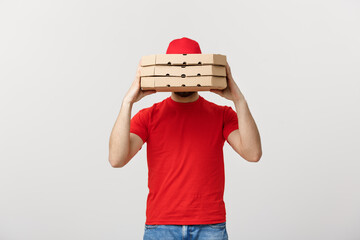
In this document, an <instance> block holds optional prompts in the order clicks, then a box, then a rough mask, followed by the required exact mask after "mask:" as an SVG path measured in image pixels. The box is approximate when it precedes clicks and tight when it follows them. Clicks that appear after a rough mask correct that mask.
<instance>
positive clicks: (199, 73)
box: [140, 54, 227, 92]
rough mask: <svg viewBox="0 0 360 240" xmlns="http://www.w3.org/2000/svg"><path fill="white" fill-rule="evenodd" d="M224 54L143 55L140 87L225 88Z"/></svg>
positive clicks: (175, 89)
mask: <svg viewBox="0 0 360 240" xmlns="http://www.w3.org/2000/svg"><path fill="white" fill-rule="evenodd" d="M225 66H226V56H225V55H221V54H155V55H148V56H143V57H142V58H141V67H140V87H141V89H142V90H156V91H158V92H192V91H209V90H210V89H224V88H226V86H227V84H226V67H225Z"/></svg>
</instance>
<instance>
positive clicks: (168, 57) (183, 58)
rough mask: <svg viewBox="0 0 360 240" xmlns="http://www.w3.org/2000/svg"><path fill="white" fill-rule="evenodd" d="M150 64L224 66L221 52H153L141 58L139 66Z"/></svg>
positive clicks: (224, 57) (223, 56) (224, 59)
mask: <svg viewBox="0 0 360 240" xmlns="http://www.w3.org/2000/svg"><path fill="white" fill-rule="evenodd" d="M150 65H170V66H171V65H220V66H226V56H225V55H222V54H199V53H198V54H153V55H147V56H143V57H142V58H141V66H142V67H144V66H150Z"/></svg>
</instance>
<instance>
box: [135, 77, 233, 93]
mask: <svg viewBox="0 0 360 240" xmlns="http://www.w3.org/2000/svg"><path fill="white" fill-rule="evenodd" d="M140 81H141V84H140V85H141V89H142V90H156V91H157V92H193V91H210V89H219V90H222V89H225V88H226V87H227V82H226V77H218V76H197V77H141V79H140Z"/></svg>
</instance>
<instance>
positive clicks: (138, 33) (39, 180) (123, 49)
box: [0, 0, 360, 240]
mask: <svg viewBox="0 0 360 240" xmlns="http://www.w3.org/2000/svg"><path fill="white" fill-rule="evenodd" d="M359 12H360V4H359V1H356V0H342V1H341V0H338V1H331V0H327V1H325V0H322V1H321V0H301V1H300V0H299V1H287V0H275V1H266V0H262V1H194V2H193V1H176V2H175V1H145V0H144V1H131V2H130V1H108V0H107V1H105V0H103V1H85V0H83V1H78V0H71V1H70V0H66V1H65V0H62V1H45V0H44V1H39V0H36V1H10V0H9V1H0V80H1V85H0V110H1V112H0V114H1V117H0V144H1V145H0V146H1V149H0V191H1V192H0V239H1V240H23V239H26V240H48V239H52V240H60V239H61V240H63V239H74V240H78V239H87V240H99V239H102V240H104V239H105V240H116V239H124V240H128V239H129V240H132V239H134V240H136V239H142V237H143V233H144V224H145V207H146V197H147V193H148V189H147V165H146V144H145V145H144V146H143V148H142V149H141V150H140V151H139V152H138V153H137V155H136V156H135V157H134V158H133V159H132V160H131V161H130V162H129V163H128V164H127V165H126V166H125V167H124V168H112V167H111V165H110V164H109V162H108V144H109V136H110V132H111V129H112V127H113V124H114V123H115V120H116V117H117V115H118V113H119V110H120V107H121V102H122V99H123V97H124V96H125V93H126V92H127V90H128V89H129V87H130V86H131V83H132V81H133V80H134V77H135V73H136V67H137V64H138V62H139V60H140V58H141V56H143V55H148V54H158V53H165V51H166V48H167V46H168V44H169V43H170V41H171V40H173V39H175V38H181V37H189V38H191V39H194V40H196V41H198V42H199V44H200V47H201V50H202V52H203V53H218V54H224V55H227V59H228V62H229V65H230V67H231V70H232V73H233V77H234V79H235V81H236V83H237V84H238V86H239V88H240V90H241V91H242V92H243V94H244V96H245V98H246V99H247V101H248V105H249V108H250V110H251V113H252V114H253V117H254V119H255V121H256V123H257V126H258V128H259V131H260V135H261V140H262V147H263V156H262V158H261V160H260V161H259V162H257V163H251V162H247V161H246V160H244V159H242V158H241V157H240V156H239V155H238V154H237V153H236V152H235V151H234V150H233V149H232V148H231V146H230V145H229V144H228V143H227V142H225V146H224V158H225V169H226V170H225V171H226V186H225V195H224V201H225V205H226V210H227V231H228V235H229V239H230V240H237V239H247V240H269V239H270V240H287V239H292V240H304V239H307V240H318V239H327V240H355V239H360V228H359V226H360V204H359V202H360V192H359V189H360V175H359V173H360V171H359V169H360V161H359V160H360V159H359V155H358V149H356V147H357V146H358V145H359V134H360V130H359V125H358V124H359V122H360V110H359V106H358V105H359V102H360V101H359V100H360V97H359V93H360V91H359V90H360V85H359V80H360V70H359V69H360V68H359V66H360V47H359V43H360V34H359V23H360V17H359ZM199 94H200V95H201V96H203V97H204V98H205V99H207V100H209V101H212V102H215V103H216V104H218V105H227V106H232V107H234V104H233V103H232V102H231V101H228V100H226V99H223V98H221V97H220V96H218V95H216V94H214V93H210V92H199ZM168 96H170V93H169V92H165V93H164V92H162V93H161V92H159V93H156V94H153V95H150V96H147V97H145V98H143V99H142V100H140V101H139V102H137V103H135V104H134V106H133V109H132V116H133V115H134V114H135V113H137V112H138V111H139V110H140V109H142V108H144V107H149V106H151V105H152V104H154V103H156V102H159V101H162V100H163V99H164V98H166V97H168Z"/></svg>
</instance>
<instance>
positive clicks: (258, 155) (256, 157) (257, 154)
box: [247, 151, 262, 162]
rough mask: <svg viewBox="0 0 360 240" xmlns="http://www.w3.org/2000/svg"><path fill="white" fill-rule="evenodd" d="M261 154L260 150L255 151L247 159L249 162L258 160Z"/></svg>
mask: <svg viewBox="0 0 360 240" xmlns="http://www.w3.org/2000/svg"><path fill="white" fill-rule="evenodd" d="M261 156H262V152H261V151H259V152H258V153H256V154H254V155H253V156H251V157H249V158H248V159H247V160H248V161H249V162H258V161H260V159H261Z"/></svg>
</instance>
